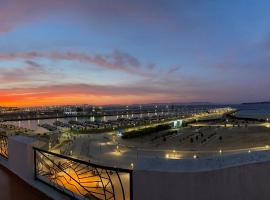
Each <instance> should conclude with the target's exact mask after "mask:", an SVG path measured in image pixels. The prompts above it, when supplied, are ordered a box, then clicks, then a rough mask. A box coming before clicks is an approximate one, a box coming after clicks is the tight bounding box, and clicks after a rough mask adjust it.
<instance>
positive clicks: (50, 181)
mask: <svg viewBox="0 0 270 200" xmlns="http://www.w3.org/2000/svg"><path fill="white" fill-rule="evenodd" d="M34 158H35V159H34V160H35V178H36V179H38V180H40V181H42V182H43V183H45V184H47V185H49V186H51V187H54V188H55V189H57V190H58V191H60V192H63V193H65V194H67V195H69V196H71V197H72V198H74V199H87V200H88V199H98V200H109V199H111V200H132V196H133V195H132V171H131V170H128V169H120V168H113V167H106V166H101V165H96V164H93V163H90V162H86V161H82V160H78V159H75V158H70V157H67V156H63V155H59V154H56V153H52V152H48V151H45V150H41V149H38V148H34Z"/></svg>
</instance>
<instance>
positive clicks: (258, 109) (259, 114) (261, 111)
mask: <svg viewBox="0 0 270 200" xmlns="http://www.w3.org/2000/svg"><path fill="white" fill-rule="evenodd" d="M232 107H234V108H237V109H238V110H239V111H238V112H237V113H236V116H238V117H246V118H255V119H269V120H270V103H265V104H263V103H258V104H240V105H233V106H232Z"/></svg>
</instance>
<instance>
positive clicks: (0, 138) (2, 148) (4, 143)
mask: <svg viewBox="0 0 270 200" xmlns="http://www.w3.org/2000/svg"><path fill="white" fill-rule="evenodd" d="M0 156H2V157H4V158H6V159H7V158H8V137H7V136H6V135H0Z"/></svg>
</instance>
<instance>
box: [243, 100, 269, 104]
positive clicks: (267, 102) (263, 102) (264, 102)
mask: <svg viewBox="0 0 270 200" xmlns="http://www.w3.org/2000/svg"><path fill="white" fill-rule="evenodd" d="M250 104H270V101H262V102H247V103H242V105H250Z"/></svg>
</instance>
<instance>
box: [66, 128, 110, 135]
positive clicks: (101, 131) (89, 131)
mask: <svg viewBox="0 0 270 200" xmlns="http://www.w3.org/2000/svg"><path fill="white" fill-rule="evenodd" d="M112 130H113V129H112V128H102V129H83V130H72V131H71V132H72V133H73V134H74V135H79V134H93V133H103V132H109V131H112Z"/></svg>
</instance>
